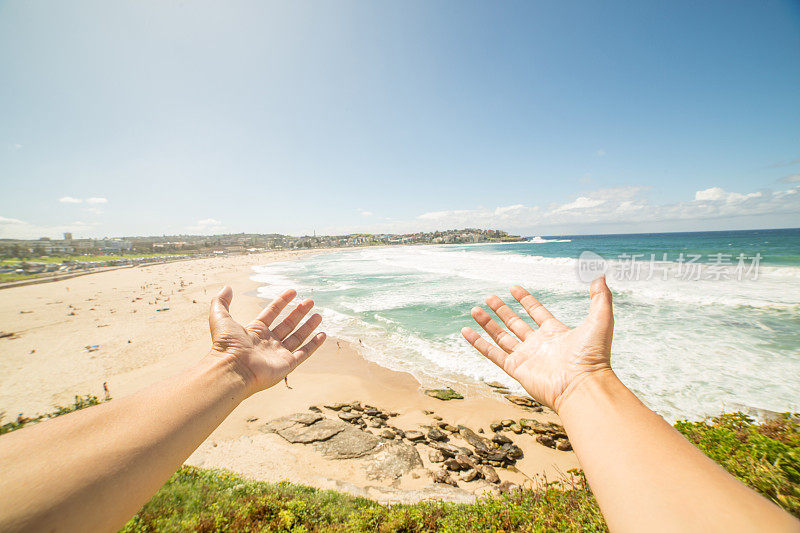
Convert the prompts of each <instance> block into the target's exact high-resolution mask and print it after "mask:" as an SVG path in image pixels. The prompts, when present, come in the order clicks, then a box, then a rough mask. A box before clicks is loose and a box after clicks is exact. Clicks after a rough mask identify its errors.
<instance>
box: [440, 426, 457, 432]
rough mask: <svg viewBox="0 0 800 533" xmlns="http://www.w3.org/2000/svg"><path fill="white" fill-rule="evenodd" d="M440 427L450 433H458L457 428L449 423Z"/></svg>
mask: <svg viewBox="0 0 800 533" xmlns="http://www.w3.org/2000/svg"><path fill="white" fill-rule="evenodd" d="M442 429H443V430H445V431H449V432H450V433H458V428H457V427H455V426H453V425H451V424H445V425H444V427H443V428H442Z"/></svg>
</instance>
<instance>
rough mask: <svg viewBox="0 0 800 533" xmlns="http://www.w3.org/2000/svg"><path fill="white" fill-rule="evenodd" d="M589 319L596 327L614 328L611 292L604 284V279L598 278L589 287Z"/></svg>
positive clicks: (603, 277) (602, 277)
mask: <svg viewBox="0 0 800 533" xmlns="http://www.w3.org/2000/svg"><path fill="white" fill-rule="evenodd" d="M589 299H590V303H589V318H590V319H592V320H593V321H594V322H595V323H596V324H597V325H599V326H603V327H611V328H613V327H614V308H613V302H612V300H613V298H612V296H611V290H610V289H609V288H608V285H607V284H606V277H605V276H600V277H599V278H597V279H596V280H594V281H593V282H592V285H591V286H590V287H589Z"/></svg>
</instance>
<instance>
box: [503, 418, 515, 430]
mask: <svg viewBox="0 0 800 533" xmlns="http://www.w3.org/2000/svg"><path fill="white" fill-rule="evenodd" d="M500 424H502V426H503V427H504V428H507V427H511V426H513V425H514V421H513V420H511V419H510V418H506V419H505V420H503V421H502V422H500Z"/></svg>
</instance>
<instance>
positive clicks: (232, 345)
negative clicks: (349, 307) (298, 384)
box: [208, 287, 325, 394]
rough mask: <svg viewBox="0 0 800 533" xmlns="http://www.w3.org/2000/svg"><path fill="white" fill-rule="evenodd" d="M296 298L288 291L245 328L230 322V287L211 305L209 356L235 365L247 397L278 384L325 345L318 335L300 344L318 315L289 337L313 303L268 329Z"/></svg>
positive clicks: (301, 305) (317, 321)
mask: <svg viewBox="0 0 800 533" xmlns="http://www.w3.org/2000/svg"><path fill="white" fill-rule="evenodd" d="M296 295H297V293H296V292H295V291H294V290H291V289H290V290H288V291H286V292H284V293H283V294H281V295H280V296H279V297H278V298H276V299H275V300H273V301H272V303H270V304H269V305H268V306H267V307H265V308H264V310H263V311H261V312H260V313H259V314H258V316H257V317H256V318H255V320H253V321H252V322H250V323H249V324H248V325H247V326H245V327H242V326H241V325H240V324H239V323H238V322H236V321H235V320H234V319H233V318H231V315H230V313H229V312H228V309H229V307H230V305H231V300H233V290H232V289H231V288H230V287H224V288H223V289H222V290H221V291H220V292H219V294H217V296H216V297H215V298H214V299H213V300H212V301H211V313H210V315H209V317H208V323H209V325H210V326H211V338H212V340H213V347H212V354H214V355H217V356H220V357H223V358H228V359H230V361H231V362H232V363H234V365H235V369H236V371H237V372H238V373H239V374H240V375H241V376H242V378H243V379H244V381H245V384H246V386H247V389H248V391H249V393H250V394H253V393H255V392H258V391H260V390H264V389H266V388H269V387H271V386H273V385H275V384H276V383H279V382H280V381H281V380H282V379H283V378H285V377H286V376H287V375H288V374H289V373H290V372H291V371H292V370H294V369H295V368H297V365H299V364H300V363H302V362H303V361H305V360H306V359H308V358H309V357H310V356H311V354H313V353H314V351H315V350H316V349H317V348H319V347H320V346H321V345H322V343H323V342H324V341H325V334H324V333H317V334H316V335H314V337H312V338H311V340H310V341H308V342H307V343H305V344H303V341H305V340H306V338H308V336H309V335H311V333H312V332H313V331H314V329H316V327H317V326H319V325H320V323H321V322H322V317H321V316H320V315H318V314H313V315H311V318H309V319H308V320H306V321H305V322H304V323H303V325H301V326H300V327H299V328H297V331H295V332H294V334H291V333H292V331H294V330H295V328H296V327H297V325H298V324H299V323H300V321H301V320H302V319H303V318H304V317H305V316H306V315H307V314H308V312H309V311H311V308H312V307H314V302H313V301H312V300H303V301H302V302H300V303H299V304H298V305H297V307H295V308H294V309H293V310H292V312H291V313H289V314H288V315H287V316H286V318H284V319H283V321H282V322H281V323H280V324H278V325H277V326H275V327H274V328H271V329H270V326H271V325H272V323H273V322H274V321H275V319H276V318H278V315H280V314H281V311H283V309H284V308H285V307H286V306H287V305H288V304H289V302H291V301H292V300H293V299H294V297H295V296H296ZM301 345H302V346H301Z"/></svg>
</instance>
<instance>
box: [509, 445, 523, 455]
mask: <svg viewBox="0 0 800 533" xmlns="http://www.w3.org/2000/svg"><path fill="white" fill-rule="evenodd" d="M508 456H509V457H510V458H511V459H520V458H521V457H522V448H520V447H519V446H517V445H516V444H512V445H511V447H510V448H509V449H508Z"/></svg>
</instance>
